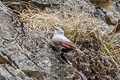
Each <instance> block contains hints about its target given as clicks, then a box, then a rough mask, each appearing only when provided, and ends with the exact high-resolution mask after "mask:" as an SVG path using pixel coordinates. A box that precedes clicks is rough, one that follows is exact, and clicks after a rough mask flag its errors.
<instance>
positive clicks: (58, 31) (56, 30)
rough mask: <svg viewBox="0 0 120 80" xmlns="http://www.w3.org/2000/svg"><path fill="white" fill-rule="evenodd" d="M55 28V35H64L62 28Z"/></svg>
mask: <svg viewBox="0 0 120 80" xmlns="http://www.w3.org/2000/svg"><path fill="white" fill-rule="evenodd" d="M53 28H54V33H55V34H63V35H64V31H63V29H61V28H60V27H56V26H53Z"/></svg>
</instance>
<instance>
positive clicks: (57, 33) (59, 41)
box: [52, 26, 74, 52]
mask: <svg viewBox="0 0 120 80" xmlns="http://www.w3.org/2000/svg"><path fill="white" fill-rule="evenodd" d="M53 27H54V35H53V37H52V41H53V42H54V44H55V45H57V48H59V50H61V51H63V52H69V51H71V50H72V49H73V48H74V46H73V43H72V42H71V41H70V40H69V39H68V38H67V37H66V36H65V35H64V30H63V29H62V28H60V27H55V26H53Z"/></svg>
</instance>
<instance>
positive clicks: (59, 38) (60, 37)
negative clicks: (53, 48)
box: [52, 35, 73, 48]
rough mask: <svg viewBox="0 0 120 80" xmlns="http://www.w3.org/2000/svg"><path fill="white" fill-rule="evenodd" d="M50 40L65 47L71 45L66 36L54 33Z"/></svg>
mask: <svg viewBox="0 0 120 80" xmlns="http://www.w3.org/2000/svg"><path fill="white" fill-rule="evenodd" d="M52 40H53V41H54V43H56V44H59V45H62V46H64V47H66V48H71V46H72V44H73V43H72V42H71V41H70V40H69V39H68V38H67V37H65V36H64V35H55V36H53V38H52Z"/></svg>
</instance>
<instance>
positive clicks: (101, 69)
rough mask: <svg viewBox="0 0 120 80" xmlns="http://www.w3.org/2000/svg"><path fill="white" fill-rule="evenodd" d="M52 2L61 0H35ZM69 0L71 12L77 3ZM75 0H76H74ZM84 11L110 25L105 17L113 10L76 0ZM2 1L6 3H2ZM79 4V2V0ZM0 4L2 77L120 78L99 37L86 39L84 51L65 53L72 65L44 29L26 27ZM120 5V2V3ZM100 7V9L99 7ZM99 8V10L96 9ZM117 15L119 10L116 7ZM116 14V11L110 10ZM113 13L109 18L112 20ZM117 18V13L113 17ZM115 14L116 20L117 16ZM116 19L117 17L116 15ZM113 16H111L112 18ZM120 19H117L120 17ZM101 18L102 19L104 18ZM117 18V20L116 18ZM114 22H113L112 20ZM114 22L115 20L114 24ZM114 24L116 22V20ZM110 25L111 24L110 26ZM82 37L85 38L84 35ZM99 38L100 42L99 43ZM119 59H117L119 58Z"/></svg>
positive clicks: (21, 79)
mask: <svg viewBox="0 0 120 80" xmlns="http://www.w3.org/2000/svg"><path fill="white" fill-rule="evenodd" d="M32 1H40V2H39V3H40V4H41V3H44V4H47V1H48V2H49V3H50V4H51V3H52V2H53V3H55V4H56V3H57V2H58V1H59V0H32ZM69 1H70V0H68V1H67V0H66V2H65V3H64V4H63V6H64V7H65V9H66V10H68V12H70V11H74V7H73V6H72V5H71V3H72V2H71V3H69ZM72 1H73V0H72ZM73 2H76V3H77V5H80V6H78V7H80V8H79V10H80V11H84V12H85V13H89V15H90V13H94V14H96V18H97V19H98V21H99V23H103V24H102V25H100V26H103V27H104V26H108V24H107V23H105V21H102V20H103V18H102V17H106V16H108V14H109V12H107V11H105V10H102V9H95V6H94V5H92V3H90V1H88V0H81V1H80V0H74V1H73ZM1 5H2V6H1ZM75 5H76V4H75ZM3 7H5V6H4V5H3V4H0V78H1V79H6V80H114V79H116V80H119V79H120V78H119V76H120V71H119V68H118V67H117V66H116V63H115V62H114V61H112V59H113V58H111V57H110V56H106V55H103V53H101V52H99V49H100V46H99V45H100V44H99V41H98V43H97V39H93V38H91V37H88V38H86V39H83V41H82V42H83V44H81V46H82V47H80V48H79V49H80V50H82V51H83V53H81V52H80V53H75V52H70V53H66V54H65V57H66V58H67V59H68V60H69V61H70V62H71V63H72V65H66V64H61V62H60V60H59V59H58V58H57V57H56V55H55V52H54V51H53V50H51V48H50V46H49V41H48V40H47V39H45V38H44V37H41V36H40V35H41V33H40V32H38V31H34V30H33V29H31V28H30V27H25V26H24V24H23V23H22V22H21V21H20V20H19V18H18V17H17V16H15V15H13V14H9V13H8V11H7V10H5V9H3ZM117 8H119V5H118V7H117ZM97 10H98V11H97ZM95 12H98V13H95ZM113 13H114V14H116V15H117V12H116V11H113ZM109 15H110V16H113V14H112V15H111V14H109ZM109 18H110V17H109V16H108V18H107V20H109ZM113 18H114V17H113ZM113 18H112V20H113ZM115 19H116V18H115ZM110 20H111V19H110ZM117 20H119V17H117ZM117 20H116V21H117ZM100 21H101V22H100ZM113 22H114V21H113ZM111 23H112V22H111ZM110 25H111V24H110ZM112 25H114V24H112ZM108 27H109V26H108ZM81 40H82V39H81ZM95 42H96V43H95ZM117 61H118V62H119V59H118V60H117ZM117 61H116V62H117Z"/></svg>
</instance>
